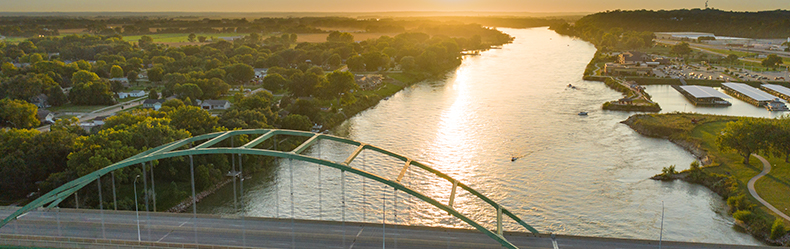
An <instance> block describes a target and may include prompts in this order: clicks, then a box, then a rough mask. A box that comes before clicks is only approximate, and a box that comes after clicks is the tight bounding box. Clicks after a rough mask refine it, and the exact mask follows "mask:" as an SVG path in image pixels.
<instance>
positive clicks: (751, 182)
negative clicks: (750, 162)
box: [746, 154, 790, 221]
mask: <svg viewBox="0 0 790 249" xmlns="http://www.w3.org/2000/svg"><path fill="white" fill-rule="evenodd" d="M752 155H754V157H757V159H760V161H761V162H763V172H760V174H758V175H757V176H755V177H752V179H750V180H749V183H748V184H747V185H746V186H747V187H748V188H749V193H750V194H752V196H754V198H755V199H757V201H759V202H760V203H762V204H763V205H765V206H766V207H768V209H770V210H771V211H773V212H774V213H776V214H777V215H779V216H781V217H782V218H785V220H787V221H790V216H787V215H786V214H785V213H782V211H779V209H777V208H775V207H774V206H772V205H771V204H770V203H768V202H767V201H765V200H763V198H761V197H760V195H758V194H757V191H755V190H754V183H755V182H757V180H758V179H760V177H763V176H765V175H767V174H768V173H769V172H771V163H770V162H768V160H765V158H763V157H761V156H759V155H757V154H752Z"/></svg>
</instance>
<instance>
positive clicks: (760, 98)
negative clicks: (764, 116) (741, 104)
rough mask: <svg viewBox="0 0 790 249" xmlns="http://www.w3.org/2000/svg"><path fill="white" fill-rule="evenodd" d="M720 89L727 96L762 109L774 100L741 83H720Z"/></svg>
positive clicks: (771, 96)
mask: <svg viewBox="0 0 790 249" xmlns="http://www.w3.org/2000/svg"><path fill="white" fill-rule="evenodd" d="M721 88H722V89H724V91H726V92H727V94H729V95H732V96H733V97H736V98H739V99H742V100H743V101H746V102H748V103H749V104H752V105H755V106H757V107H763V106H765V105H767V104H768V103H769V102H772V101H774V100H775V99H776V97H774V96H773V95H770V94H768V93H766V92H763V91H760V89H757V88H754V87H751V86H749V85H747V84H743V83H732V82H727V83H722V84H721Z"/></svg>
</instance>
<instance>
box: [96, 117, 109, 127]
mask: <svg viewBox="0 0 790 249" xmlns="http://www.w3.org/2000/svg"><path fill="white" fill-rule="evenodd" d="M109 117H110V116H109V115H106V116H98V117H96V118H94V119H93V123H94V124H97V125H104V120H106V119H107V118H109Z"/></svg>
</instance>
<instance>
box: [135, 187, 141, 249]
mask: <svg viewBox="0 0 790 249" xmlns="http://www.w3.org/2000/svg"><path fill="white" fill-rule="evenodd" d="M137 178H140V175H137V176H136V177H135V178H134V213H135V214H136V216H137V241H138V242H140V241H142V240H141V239H140V211H139V210H138V209H137Z"/></svg>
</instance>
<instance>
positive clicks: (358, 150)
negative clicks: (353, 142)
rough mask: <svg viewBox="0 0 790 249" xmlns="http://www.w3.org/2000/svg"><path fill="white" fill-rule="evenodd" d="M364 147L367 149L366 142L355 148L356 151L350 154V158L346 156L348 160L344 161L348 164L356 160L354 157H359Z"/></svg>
mask: <svg viewBox="0 0 790 249" xmlns="http://www.w3.org/2000/svg"><path fill="white" fill-rule="evenodd" d="M363 149H365V145H364V144H360V145H359V147H357V149H356V150H354V153H351V155H349V156H348V158H346V161H345V162H344V163H345V164H346V165H350V164H351V161H354V158H357V156H358V155H359V153H362V150H363Z"/></svg>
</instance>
